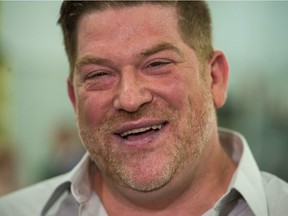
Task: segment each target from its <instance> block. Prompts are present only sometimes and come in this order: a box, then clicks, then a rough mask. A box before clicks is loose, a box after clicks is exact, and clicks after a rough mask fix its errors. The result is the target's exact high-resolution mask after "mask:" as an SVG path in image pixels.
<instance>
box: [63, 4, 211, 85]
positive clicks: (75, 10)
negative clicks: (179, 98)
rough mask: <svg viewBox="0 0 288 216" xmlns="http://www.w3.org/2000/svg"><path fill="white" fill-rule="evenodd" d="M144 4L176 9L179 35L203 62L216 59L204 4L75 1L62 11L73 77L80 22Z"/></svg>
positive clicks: (66, 45) (207, 10) (209, 19)
mask: <svg viewBox="0 0 288 216" xmlns="http://www.w3.org/2000/svg"><path fill="white" fill-rule="evenodd" d="M140 4H158V5H164V6H170V7H175V8H176V11H177V15H178V25H179V32H180V34H181V36H182V38H183V40H184V42H185V43H187V44H188V45H189V46H190V47H191V48H193V49H194V50H195V52H196V54H197V56H198V58H199V59H200V60H204V61H205V60H209V59H210V58H211V57H212V53H213V46H212V33H211V32H212V30H211V18H210V12H209V9H208V6H207V4H206V3H205V2H204V1H73V0H64V2H63V3H62V6H61V9H60V17H59V20H58V24H60V26H61V28H62V31H63V36H64V44H65V49H66V53H67V56H68V60H69V63H70V78H71V79H72V78H73V71H74V66H75V60H76V55H77V50H76V47H77V24H78V22H79V19H80V18H81V17H82V16H83V15H85V14H88V13H91V12H93V11H104V10H107V9H108V8H124V7H132V6H137V5H140Z"/></svg>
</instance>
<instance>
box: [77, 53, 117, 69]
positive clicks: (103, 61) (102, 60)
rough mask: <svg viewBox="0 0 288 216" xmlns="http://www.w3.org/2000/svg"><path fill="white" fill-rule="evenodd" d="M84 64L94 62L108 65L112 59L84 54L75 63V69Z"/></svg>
mask: <svg viewBox="0 0 288 216" xmlns="http://www.w3.org/2000/svg"><path fill="white" fill-rule="evenodd" d="M85 64H96V65H110V64H112V61H110V60H108V59H105V58H100V57H94V56H92V55H88V56H85V57H83V58H81V59H80V60H79V61H78V62H77V63H76V65H75V67H76V69H79V67H81V66H82V65H85Z"/></svg>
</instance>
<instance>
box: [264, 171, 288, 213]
mask: <svg viewBox="0 0 288 216" xmlns="http://www.w3.org/2000/svg"><path fill="white" fill-rule="evenodd" d="M261 175H262V181H263V186H264V190H265V194H266V201H267V206H268V210H269V215H286V214H287V212H288V183H287V182H285V181H283V180H282V179H280V178H278V177H277V176H275V175H273V174H270V173H267V172H261Z"/></svg>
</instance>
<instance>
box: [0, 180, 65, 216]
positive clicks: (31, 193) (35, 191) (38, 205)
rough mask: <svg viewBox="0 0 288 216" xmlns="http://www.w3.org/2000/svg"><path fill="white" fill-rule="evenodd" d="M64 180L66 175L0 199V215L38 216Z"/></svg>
mask: <svg viewBox="0 0 288 216" xmlns="http://www.w3.org/2000/svg"><path fill="white" fill-rule="evenodd" d="M65 179H66V175H61V176H58V177H55V178H52V179H49V180H46V181H43V182H40V183H37V184H35V185H32V186H30V187H27V188H24V189H21V190H19V191H16V192H13V193H11V194H8V195H5V196H3V197H1V198H0V215H1V216H16V215H17V216H18V215H22V216H26V215H29V216H33V215H40V214H41V211H42V209H43V207H44V206H45V204H46V203H47V201H48V200H49V198H50V196H51V195H52V194H53V192H54V191H55V190H56V188H57V187H59V186H60V185H61V184H63V183H65Z"/></svg>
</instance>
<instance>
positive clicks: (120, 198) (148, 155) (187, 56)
mask: <svg viewBox="0 0 288 216" xmlns="http://www.w3.org/2000/svg"><path fill="white" fill-rule="evenodd" d="M59 23H60V25H61V27H62V30H63V33H64V41H65V47H66V52H67V55H68V58H69V62H70V68H71V72H70V76H69V79H68V82H67V83H68V92H69V97H70V100H71V102H72V105H73V107H74V110H75V113H76V121H77V125H78V128H79V133H80V136H81V139H82V141H83V144H84V146H85V147H86V149H87V152H88V153H87V154H86V155H85V156H84V158H83V159H82V161H81V162H80V163H79V164H78V165H77V166H76V167H75V169H73V170H72V171H71V172H70V173H68V174H65V175H63V176H59V177H57V178H54V179H52V180H48V181H46V182H43V183H39V184H38V185H35V186H32V187H30V188H27V189H24V190H22V191H20V192H16V193H14V194H11V195H8V196H7V197H4V198H3V199H2V200H1V201H0V212H1V215H29V216H31V215H69V216H73V215H112V216H113V215H245V216H246V215H261V216H267V215H285V213H287V212H288V207H287V205H286V203H288V186H287V184H286V183H285V182H283V181H282V180H280V179H278V178H277V177H275V176H273V175H271V174H267V173H261V172H260V171H259V169H258V167H257V165H256V163H255V161H254V159H253V156H252V154H251V152H250V150H249V148H248V146H247V144H246V141H245V140H244V138H243V137H242V136H241V135H239V134H237V133H235V132H232V131H228V130H220V131H218V128H217V121H216V114H215V109H217V108H220V107H221V106H223V104H224V102H225V99H226V91H227V82H228V65H227V62H226V59H225V56H224V54H223V53H222V52H220V51H214V50H213V47H212V43H211V27H210V25H211V24H210V16H209V11H208V8H207V6H206V4H205V3H204V2H194V1H193V2H192V1H191V2H139V1H138V2H119V1H116V2H97V1H94V2H75V1H73V2H72V1H71V2H68V1H67V2H64V3H63V5H62V8H61V16H60V19H59Z"/></svg>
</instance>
